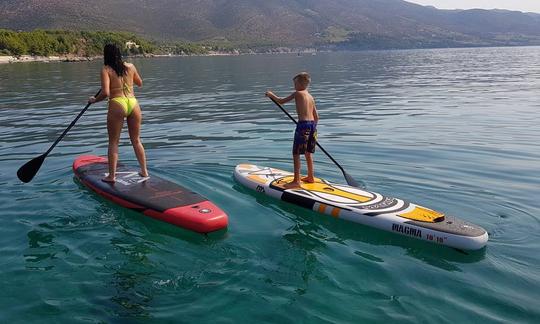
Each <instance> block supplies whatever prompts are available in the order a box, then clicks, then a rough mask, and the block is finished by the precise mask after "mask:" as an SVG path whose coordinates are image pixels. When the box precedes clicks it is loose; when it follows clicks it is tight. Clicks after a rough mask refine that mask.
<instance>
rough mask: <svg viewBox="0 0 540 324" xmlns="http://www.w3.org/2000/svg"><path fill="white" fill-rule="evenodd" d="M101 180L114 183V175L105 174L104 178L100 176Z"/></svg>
mask: <svg viewBox="0 0 540 324" xmlns="http://www.w3.org/2000/svg"><path fill="white" fill-rule="evenodd" d="M101 181H103V182H107V183H115V182H116V179H115V178H114V177H111V176H106V177H105V178H102V179H101Z"/></svg>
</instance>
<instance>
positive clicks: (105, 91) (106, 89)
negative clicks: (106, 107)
mask: <svg viewBox="0 0 540 324" xmlns="http://www.w3.org/2000/svg"><path fill="white" fill-rule="evenodd" d="M110 84H111V79H110V78H109V73H108V72H107V69H106V68H105V67H103V69H101V92H100V93H99V95H98V96H97V97H90V99H88V102H89V103H96V102H99V101H102V100H105V99H106V98H108V97H109V94H110Z"/></svg>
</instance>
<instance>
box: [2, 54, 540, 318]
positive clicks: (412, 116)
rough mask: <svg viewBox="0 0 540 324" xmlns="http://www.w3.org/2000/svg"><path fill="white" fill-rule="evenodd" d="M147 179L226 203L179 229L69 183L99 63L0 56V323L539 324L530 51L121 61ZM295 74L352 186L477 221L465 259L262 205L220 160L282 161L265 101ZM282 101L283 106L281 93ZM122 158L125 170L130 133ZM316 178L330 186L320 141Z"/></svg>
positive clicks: (94, 149)
mask: <svg viewBox="0 0 540 324" xmlns="http://www.w3.org/2000/svg"><path fill="white" fill-rule="evenodd" d="M134 63H135V64H136V65H137V66H138V68H139V71H140V72H141V74H142V76H143V78H144V82H145V83H144V87H143V88H142V89H140V90H139V91H138V98H139V100H140V103H141V106H142V108H143V112H144V124H143V130H142V131H143V142H144V144H145V147H146V149H147V154H148V160H149V165H150V171H151V173H154V174H159V175H160V176H162V177H165V178H168V179H170V180H173V181H175V182H178V183H180V184H182V185H184V186H186V187H189V188H191V189H193V190H195V191H197V192H199V193H201V194H203V195H205V196H207V197H208V198H209V199H211V200H212V201H214V202H215V203H216V204H218V205H219V206H220V207H221V208H222V209H223V210H225V211H226V212H227V213H228V214H229V223H230V224H229V228H228V230H227V231H226V232H225V233H219V234H214V235H209V236H204V235H199V234H194V233H191V232H188V231H185V230H182V229H179V228H176V227H173V226H171V225H168V224H165V223H161V222H158V221H155V220H152V219H149V218H147V217H145V216H142V215H141V214H138V213H136V212H133V211H130V210H126V209H123V208H121V207H118V206H116V205H114V204H112V203H110V202H108V201H106V200H104V199H101V198H99V197H98V196H97V195H95V194H93V193H91V192H90V191H88V190H86V189H84V187H82V186H81V185H80V184H78V183H77V182H76V181H74V179H73V174H72V171H71V163H72V161H73V159H74V158H75V157H76V156H78V155H80V154H98V155H104V154H105V153H106V145H107V141H106V129H105V113H106V107H105V104H104V103H100V104H97V105H95V106H92V107H91V108H90V110H89V111H88V112H87V113H86V114H85V115H84V116H83V118H82V119H81V120H80V122H79V123H78V124H77V125H76V127H75V128H73V129H72V131H71V132H70V133H69V135H68V136H67V137H66V138H65V140H64V141H62V142H61V143H60V144H59V145H58V147H57V148H56V149H55V150H54V151H53V152H52V153H51V155H50V156H49V157H48V158H47V160H46V161H45V164H44V165H43V166H42V168H41V170H40V172H39V173H38V175H37V176H36V178H35V179H34V180H33V181H32V182H31V183H29V184H21V183H20V182H19V181H18V179H17V178H16V175H15V173H16V170H17V169H18V168H19V167H20V166H21V165H22V164H24V163H25V162H26V161H28V160H29V159H31V158H33V157H35V156H37V155H39V154H41V153H43V152H44V151H45V150H46V149H47V148H48V147H49V145H50V144H51V143H52V142H53V141H54V140H55V139H56V137H57V136H58V135H59V133H60V132H61V131H62V130H63V129H64V128H65V127H66V126H67V124H69V122H70V121H71V120H72V119H73V118H74V117H75V116H76V115H77V113H78V112H79V111H80V110H81V109H82V108H83V107H84V105H85V102H86V98H87V97H88V96H90V95H92V94H94V93H95V92H96V90H97V89H98V87H99V83H98V76H99V72H98V71H99V68H100V65H101V62H90V63H77V64H67V63H57V64H12V65H0V93H1V96H0V206H1V214H0V215H1V217H0V269H1V270H0V285H1V290H0V322H2V323H6V322H40V323H44V322H59V321H66V322H143V321H145V320H151V321H152V322H185V323H189V322H218V323H239V322H242V323H243V322H269V323H297V322H303V323H361V322H383V321H389V322H411V323H412V322H451V323H462V322H473V321H474V322H478V321H485V322H504V323H507V322H531V323H533V322H538V321H540V301H539V300H540V270H539V269H540V253H539V252H540V234H539V231H540V202H539V198H540V178H539V175H540V148H539V145H538V143H539V142H540V126H539V125H540V48H485V49H447V50H413V51H372V52H357V53H319V54H317V55H315V56H312V55H304V56H300V57H298V56H297V55H272V56H267V55H259V56H237V57H186V58H156V59H146V60H135V61H134ZM302 70H307V71H309V72H310V73H311V74H312V78H313V85H312V88H311V91H312V93H313V95H314V96H315V98H316V100H317V103H318V108H319V112H320V115H321V122H320V126H319V133H320V134H319V135H320V137H319V139H320V142H321V143H322V144H323V146H324V147H325V148H326V149H327V150H328V151H330V152H331V153H332V154H333V156H334V157H335V158H336V159H337V160H338V161H339V162H340V163H341V164H342V165H343V166H344V167H345V169H346V170H347V172H348V173H350V174H351V175H353V177H354V178H356V179H357V180H361V181H362V182H363V184H364V185H365V186H366V187H367V189H368V190H371V191H376V192H380V193H383V194H386V195H389V196H395V197H399V198H403V199H407V200H410V201H414V202H418V203H420V204H422V205H425V206H427V207H431V208H434V209H437V210H440V211H443V212H446V213H448V214H452V215H456V216H459V217H461V218H463V219H465V220H467V221H470V222H473V223H475V224H478V225H481V226H483V227H484V228H485V229H486V230H487V231H488V232H489V235H490V241H489V242H488V245H487V247H486V248H485V249H484V250H482V251H478V252H475V253H469V254H463V253H460V252H458V251H455V250H452V249H449V248H444V247H439V246H435V245H430V244H428V243H423V242H419V241H416V240H412V239H409V238H406V237H401V236H398V235H394V234H390V233H386V232H381V231H378V230H375V229H371V228H368V227H365V226H361V225H355V224H351V223H347V222H342V221H339V220H335V219H331V218H330V217H328V216H325V215H319V214H316V213H314V212H311V211H308V210H305V209H302V208H300V207H295V206H292V205H288V204H286V203H282V202H279V201H275V200H272V199H270V198H266V197H264V196H261V195H258V194H256V193H253V192H251V191H249V190H246V189H244V188H242V187H241V186H240V185H238V184H237V183H235V181H234V180H233V178H232V172H233V169H234V166H235V165H236V164H239V163H242V162H252V163H257V164H261V165H268V166H274V167H277V168H282V169H288V170H290V169H291V168H292V167H291V158H290V156H289V152H290V146H291V137H292V131H293V125H292V124H291V122H290V121H289V120H288V119H287V118H286V117H285V116H284V115H283V113H282V112H281V111H279V110H278V109H277V108H276V107H275V106H274V105H273V104H272V103H271V102H270V101H269V100H268V99H266V98H264V96H263V93H264V91H265V90H267V89H269V88H270V89H273V90H274V91H275V92H277V93H278V94H279V95H286V94H288V93H289V92H290V91H291V89H292V82H291V78H292V77H293V76H294V74H295V73H297V72H299V71H302ZM288 107H289V109H291V110H292V109H293V107H292V106H291V105H289V106H288ZM120 154H121V160H122V161H124V162H125V163H130V164H136V162H135V157H134V155H133V152H132V149H131V146H130V144H129V140H128V137H127V132H125V134H124V136H123V139H122V143H121V149H120ZM316 173H317V175H318V176H321V177H323V178H326V179H329V180H333V181H336V182H343V181H344V180H343V178H342V175H341V173H340V172H339V170H338V169H337V168H336V167H335V166H334V165H333V164H332V163H331V162H330V161H329V160H328V159H327V158H326V157H325V156H324V155H322V154H321V153H320V152H319V153H318V154H317V155H316Z"/></svg>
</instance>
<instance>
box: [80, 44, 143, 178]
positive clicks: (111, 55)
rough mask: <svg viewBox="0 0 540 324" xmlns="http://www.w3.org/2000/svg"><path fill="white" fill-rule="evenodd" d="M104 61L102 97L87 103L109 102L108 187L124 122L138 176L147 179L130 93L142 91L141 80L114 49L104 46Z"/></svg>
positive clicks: (138, 117) (137, 112) (134, 102)
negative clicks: (133, 152)
mask: <svg viewBox="0 0 540 324" xmlns="http://www.w3.org/2000/svg"><path fill="white" fill-rule="evenodd" d="M103 57H104V61H105V64H104V66H103V69H101V93H100V94H99V95H98V96H97V97H90V99H89V100H88V102H89V103H95V102H98V101H102V100H104V99H106V98H110V99H109V109H108V113H107V132H108V133H109V149H108V157H109V175H108V176H106V177H104V178H103V179H102V180H103V181H105V182H110V183H114V182H115V180H116V177H115V176H116V164H117V162H118V143H119V141H120V133H121V131H122V127H123V126H124V118H125V119H127V124H128V131H129V138H130V140H131V144H132V145H133V149H134V150H135V155H136V156H137V160H138V161H139V165H140V167H141V171H140V172H139V174H140V176H142V177H148V170H147V169H146V156H145V153H144V147H143V145H142V143H141V139H140V130H141V121H142V114H141V108H140V107H139V104H138V103H137V99H135V94H134V92H133V84H136V85H137V86H139V87H141V86H142V79H141V77H140V76H139V73H138V72H137V69H136V68H135V66H134V65H133V64H131V63H126V62H124V61H123V60H122V54H121V53H120V49H119V48H118V47H117V46H116V45H113V44H107V45H105V48H104V49H103Z"/></svg>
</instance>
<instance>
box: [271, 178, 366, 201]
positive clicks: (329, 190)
mask: <svg viewBox="0 0 540 324" xmlns="http://www.w3.org/2000/svg"><path fill="white" fill-rule="evenodd" d="M293 178H294V177H293V176H287V177H283V178H279V179H277V180H275V181H274V182H272V184H273V185H275V186H277V187H280V188H282V189H284V188H283V185H284V184H286V183H289V182H291V181H292V180H293ZM301 187H302V189H305V190H308V191H313V192H322V193H326V194H330V195H334V196H338V197H342V198H348V199H351V200H355V201H358V202H361V203H363V202H367V201H370V200H372V199H373V198H371V197H367V196H362V195H359V194H356V193H353V192H349V191H345V190H341V189H338V188H336V187H333V186H332V185H329V184H327V183H324V182H322V181H321V179H319V178H315V183H306V182H302V184H301Z"/></svg>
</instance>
